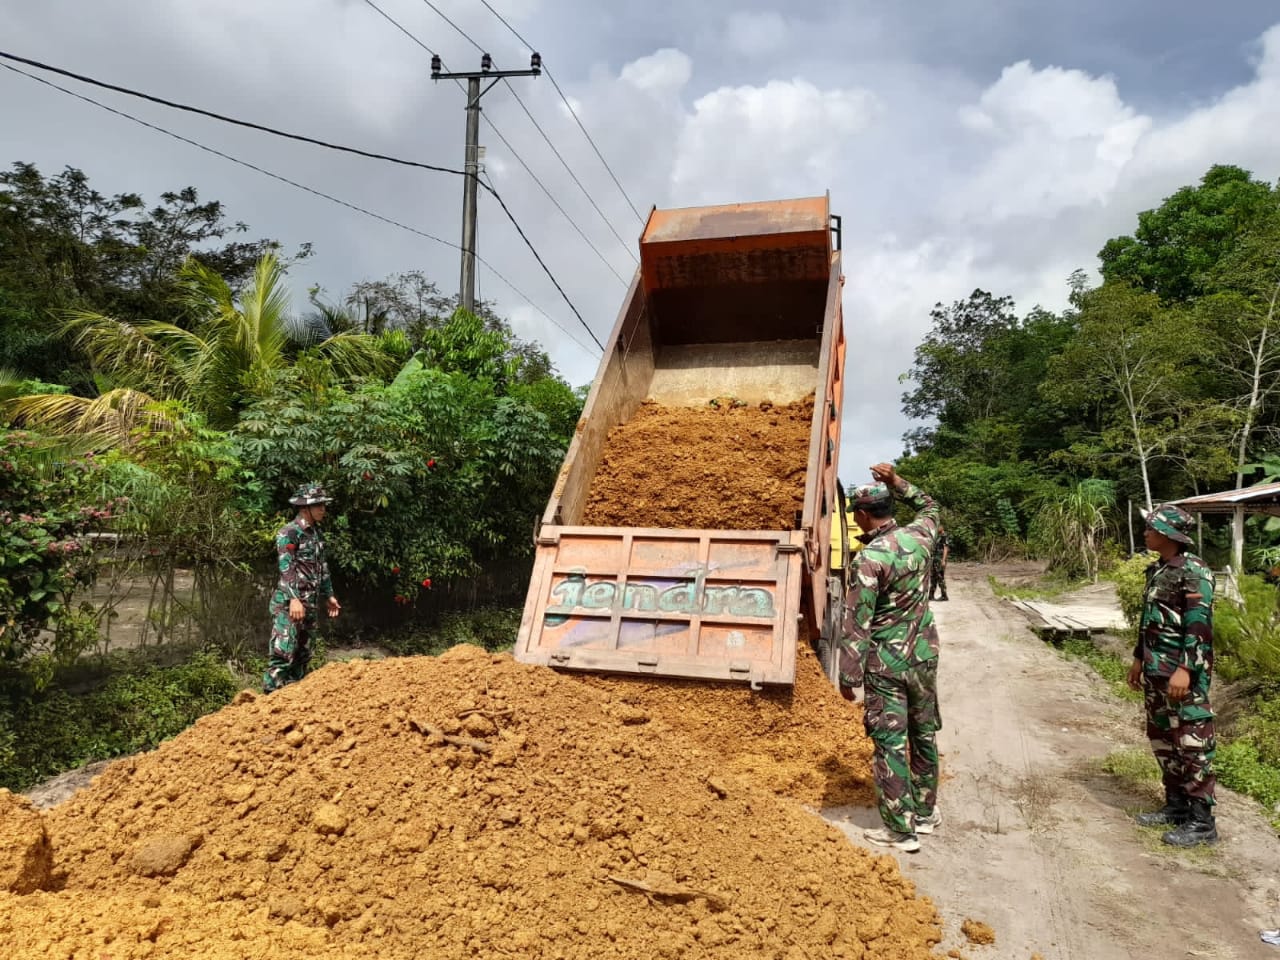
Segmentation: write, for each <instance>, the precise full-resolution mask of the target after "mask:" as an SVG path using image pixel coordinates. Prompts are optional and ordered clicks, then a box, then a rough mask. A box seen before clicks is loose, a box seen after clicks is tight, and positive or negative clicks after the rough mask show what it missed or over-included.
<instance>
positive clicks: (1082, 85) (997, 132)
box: [947, 60, 1151, 221]
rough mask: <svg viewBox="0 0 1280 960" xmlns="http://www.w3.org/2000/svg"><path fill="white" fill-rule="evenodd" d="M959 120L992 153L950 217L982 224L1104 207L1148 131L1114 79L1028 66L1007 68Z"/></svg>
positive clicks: (955, 201)
mask: <svg viewBox="0 0 1280 960" xmlns="http://www.w3.org/2000/svg"><path fill="white" fill-rule="evenodd" d="M958 120H959V123H960V124H961V126H963V127H965V128H967V129H968V130H970V131H972V132H973V133H974V134H975V135H976V136H977V137H978V138H979V140H980V142H981V143H982V145H983V146H984V147H985V148H986V149H987V151H988V152H987V155H986V157H985V159H984V161H983V163H982V164H981V167H980V168H979V170H978V171H977V173H976V174H975V175H974V176H973V177H972V178H971V179H970V180H969V181H968V182H967V183H965V184H964V188H963V189H961V190H958V191H956V192H955V194H954V195H953V198H952V199H951V201H950V202H949V203H948V204H947V209H948V211H949V212H950V213H951V214H952V215H953V216H954V217H957V218H965V219H975V218H976V219H980V220H984V221H999V220H1005V219H1008V218H1010V217H1018V216H1027V215H1030V216H1034V217H1037V218H1051V217H1053V216H1054V215H1056V214H1058V213H1060V212H1061V211H1063V210H1066V209H1068V208H1070V207H1076V206H1088V205H1098V204H1102V203H1104V202H1105V201H1106V200H1107V198H1108V197H1109V196H1110V195H1111V194H1112V192H1113V191H1114V190H1115V187H1116V185H1117V183H1119V181H1120V178H1121V176H1122V174H1123V172H1124V169H1125V167H1126V165H1127V164H1128V163H1129V162H1130V161H1131V160H1132V159H1133V156H1134V151H1135V148H1136V147H1137V144H1138V142H1139V141H1140V139H1141V138H1142V136H1143V135H1144V134H1145V133H1146V132H1147V130H1148V129H1149V128H1150V126H1151V119H1150V118H1149V117H1145V116H1142V115H1141V114H1139V113H1137V111H1135V110H1134V109H1133V108H1132V107H1129V106H1128V105H1126V104H1125V103H1124V102H1123V101H1122V100H1121V98H1120V94H1119V91H1118V90H1117V89H1116V85H1115V82H1114V81H1113V80H1111V79H1110V78H1107V77H1091V76H1089V75H1088V74H1087V73H1084V72H1082V71H1079V70H1063V69H1060V68H1058V67H1047V68H1045V69H1041V70H1037V69H1035V68H1034V67H1032V65H1031V64H1030V63H1029V62H1027V61H1025V60H1024V61H1021V62H1019V63H1015V64H1013V65H1012V66H1009V67H1006V68H1005V69H1004V71H1003V72H1002V73H1001V75H1000V79H999V80H997V81H996V82H995V83H994V84H992V85H991V86H990V87H989V88H987V90H986V91H985V92H984V93H983V94H982V97H981V98H980V100H979V101H978V103H977V104H976V105H975V104H969V105H966V106H964V107H963V108H961V110H960V111H959V112H958Z"/></svg>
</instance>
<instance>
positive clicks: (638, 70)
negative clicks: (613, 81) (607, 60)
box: [620, 49, 693, 97]
mask: <svg viewBox="0 0 1280 960" xmlns="http://www.w3.org/2000/svg"><path fill="white" fill-rule="evenodd" d="M692 76H693V61H692V60H690V59H689V57H688V56H687V55H686V54H684V53H681V52H680V51H679V50H675V49H666V50H658V51H657V52H655V53H653V54H651V55H649V56H647V57H641V58H640V59H638V60H633V61H632V62H631V63H628V64H627V65H626V66H625V67H623V68H622V73H621V74H620V79H621V80H622V81H623V82H624V83H629V84H631V85H632V86H633V87H635V88H636V89H637V90H642V91H644V92H645V93H649V94H652V95H653V96H655V97H663V96H671V95H672V94H676V93H679V92H680V91H681V90H682V89H684V86H685V84H687V83H688V82H689V79H690V78H691V77H692Z"/></svg>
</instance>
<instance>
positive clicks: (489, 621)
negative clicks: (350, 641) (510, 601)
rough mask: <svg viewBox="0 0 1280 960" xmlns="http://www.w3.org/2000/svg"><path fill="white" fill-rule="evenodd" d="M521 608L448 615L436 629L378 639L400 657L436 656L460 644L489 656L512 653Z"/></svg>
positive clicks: (414, 629) (409, 628) (414, 626)
mask: <svg viewBox="0 0 1280 960" xmlns="http://www.w3.org/2000/svg"><path fill="white" fill-rule="evenodd" d="M523 614H524V609H523V608H522V607H484V608H481V609H478V610H471V611H468V612H465V613H447V614H445V615H444V616H443V617H441V618H440V622H439V623H437V624H435V625H434V626H430V627H427V626H423V625H421V624H410V625H408V626H407V627H405V628H404V629H402V630H399V631H397V632H396V633H393V634H388V635H386V636H382V637H379V638H378V643H379V644H380V645H381V646H383V647H386V648H387V649H388V650H390V651H391V652H392V653H394V654H397V655H398V656H402V657H407V656H436V655H438V654H441V653H444V652H445V651H446V650H448V649H449V648H450V647H456V646H457V645H458V644H460V643H470V644H473V645H475V646H478V647H484V649H486V650H488V651H489V652H490V653H498V652H500V651H504V650H510V649H511V648H512V647H514V646H515V643H516V634H517V633H518V632H519V631H520V619H521V617H522V616H523Z"/></svg>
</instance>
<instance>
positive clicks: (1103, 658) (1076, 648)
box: [1058, 637, 1142, 703]
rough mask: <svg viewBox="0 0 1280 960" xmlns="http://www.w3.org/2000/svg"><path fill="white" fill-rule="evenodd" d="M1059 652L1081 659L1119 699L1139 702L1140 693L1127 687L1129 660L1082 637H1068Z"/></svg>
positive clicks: (1073, 658) (1071, 657) (1071, 658)
mask: <svg viewBox="0 0 1280 960" xmlns="http://www.w3.org/2000/svg"><path fill="white" fill-rule="evenodd" d="M1058 649H1059V652H1060V653H1061V654H1062V655H1063V656H1064V657H1066V658H1067V659H1069V660H1081V661H1083V662H1084V663H1087V664H1088V665H1089V666H1090V667H1091V668H1093V672H1094V673H1096V674H1097V675H1098V676H1100V677H1102V679H1103V680H1106V681H1107V685H1108V686H1109V687H1110V688H1111V692H1112V693H1113V694H1115V695H1116V696H1117V697H1119V698H1120V699H1121V700H1129V701H1132V702H1135V703H1137V702H1141V701H1142V693H1141V692H1140V691H1138V690H1131V689H1129V684H1128V682H1127V679H1126V678H1127V677H1128V675H1129V666H1130V663H1131V661H1129V660H1125V659H1122V658H1120V657H1118V656H1116V655H1115V654H1114V653H1108V652H1106V651H1105V650H1099V649H1098V647H1097V646H1096V645H1095V644H1094V642H1093V641H1092V640H1086V639H1084V638H1083V637H1070V638H1068V639H1067V640H1064V641H1063V642H1062V646H1061V647H1060V648H1058Z"/></svg>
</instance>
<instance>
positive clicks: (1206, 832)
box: [1160, 797, 1218, 847]
mask: <svg viewBox="0 0 1280 960" xmlns="http://www.w3.org/2000/svg"><path fill="white" fill-rule="evenodd" d="M1160 839H1162V840H1163V841H1164V842H1165V843H1167V844H1169V846H1171V847H1194V846H1198V845H1199V844H1202V843H1216V842H1217V841H1218V824H1217V821H1216V820H1214V817H1213V807H1211V806H1209V801H1208V800H1201V799H1200V798H1199V797H1194V798H1192V800H1191V813H1190V815H1189V816H1188V817H1187V819H1186V821H1185V822H1184V823H1182V824H1181V825H1180V826H1178V827H1177V828H1176V829H1174V830H1170V831H1169V832H1168V833H1166V834H1165V835H1164V836H1163V837H1161V838H1160Z"/></svg>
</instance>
